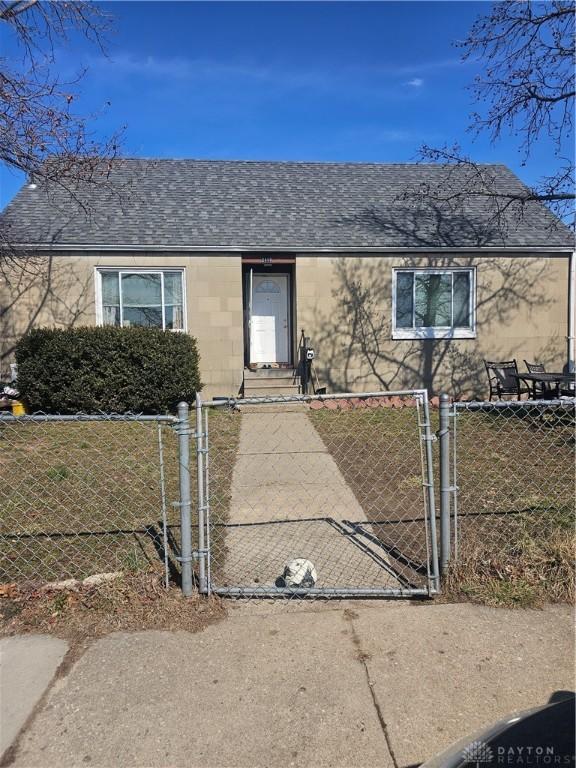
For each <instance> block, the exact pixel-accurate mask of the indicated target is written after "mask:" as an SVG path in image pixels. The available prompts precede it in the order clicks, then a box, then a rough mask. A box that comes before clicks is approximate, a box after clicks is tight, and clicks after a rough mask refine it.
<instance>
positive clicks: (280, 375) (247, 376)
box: [244, 368, 296, 381]
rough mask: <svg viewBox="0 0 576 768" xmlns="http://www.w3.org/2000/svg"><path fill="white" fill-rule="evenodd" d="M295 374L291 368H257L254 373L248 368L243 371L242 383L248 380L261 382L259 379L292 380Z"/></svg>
mask: <svg viewBox="0 0 576 768" xmlns="http://www.w3.org/2000/svg"><path fill="white" fill-rule="evenodd" d="M295 375H296V374H295V372H294V370H293V369H292V368H258V370H256V371H251V370H250V369H249V368H245V369H244V381H248V380H253V379H254V380H258V381H259V380H261V379H286V378H290V379H293V378H294V377H295Z"/></svg>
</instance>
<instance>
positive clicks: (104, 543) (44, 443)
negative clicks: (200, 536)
mask: <svg viewBox="0 0 576 768" xmlns="http://www.w3.org/2000/svg"><path fill="white" fill-rule="evenodd" d="M175 422H176V419H175V418H174V417H171V416H119V415H97V416H82V415H79V416H45V415H42V414H36V415H34V416H24V417H18V418H14V417H12V416H8V415H3V416H0V471H1V476H2V481H1V483H0V509H1V521H0V545H1V546H0V581H4V582H11V581H21V582H44V581H52V580H62V579H68V578H74V579H82V578H85V577H87V576H91V575H93V574H96V573H102V572H110V571H118V570H123V571H138V570H140V569H143V568H149V567H150V566H154V567H158V568H159V569H164V570H167V569H168V570H170V568H171V569H172V570H173V571H175V570H176V564H177V562H176V559H175V558H177V557H178V555H179V539H180V525H179V511H178V508H177V507H176V506H174V504H173V502H175V501H177V500H178V498H179V495H178V471H179V467H178V442H177V435H176V434H175V431H174V429H173V425H174V423H175Z"/></svg>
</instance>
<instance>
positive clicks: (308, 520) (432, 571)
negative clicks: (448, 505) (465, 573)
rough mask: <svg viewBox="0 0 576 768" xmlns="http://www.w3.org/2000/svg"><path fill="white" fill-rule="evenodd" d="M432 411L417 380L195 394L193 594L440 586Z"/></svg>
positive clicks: (351, 592) (430, 589)
mask: <svg viewBox="0 0 576 768" xmlns="http://www.w3.org/2000/svg"><path fill="white" fill-rule="evenodd" d="M429 416H430V414H429V404H428V395H427V392H426V391H425V390H408V391H401V392H366V393H362V394H344V395H323V396H307V395H298V396H290V397H272V398H271V397H266V398H250V399H242V400H235V399H230V400H214V401H209V402H204V403H203V402H202V401H201V400H200V398H199V397H198V399H197V402H196V430H195V433H194V437H195V439H196V448H197V450H196V455H197V466H196V469H197V473H196V478H195V479H196V496H197V505H196V507H197V509H196V514H195V515H194V514H193V530H195V531H196V532H197V542H198V546H197V548H196V549H195V550H194V552H192V553H191V555H192V556H193V558H194V559H195V560H197V561H198V564H197V579H198V585H199V589H200V591H201V592H203V593H216V594H219V595H233V596H242V597H259V596H262V597H264V596H268V597H270V596H289V597H292V596H297V597H311V596H322V597H354V596H355V597H361V596H398V597H404V596H409V595H431V594H434V593H436V592H438V591H439V577H438V557H437V542H436V528H435V523H436V519H435V507H434V475H433V467H432V445H431V443H432V440H433V439H434V437H433V434H432V430H431V426H430V417H429ZM185 559H186V558H184V560H185Z"/></svg>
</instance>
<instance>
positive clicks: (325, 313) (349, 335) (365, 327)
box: [297, 254, 568, 396]
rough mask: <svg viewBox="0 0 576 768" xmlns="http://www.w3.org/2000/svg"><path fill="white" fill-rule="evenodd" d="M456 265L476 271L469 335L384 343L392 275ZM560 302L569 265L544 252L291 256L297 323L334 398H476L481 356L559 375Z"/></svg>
mask: <svg viewBox="0 0 576 768" xmlns="http://www.w3.org/2000/svg"><path fill="white" fill-rule="evenodd" d="M456 266H460V267H473V268H475V270H476V286H477V296H476V305H477V317H476V337H475V338H473V339H450V340H446V339H426V340H394V339H392V270H393V268H395V267H405V268H406V267H414V268H423V267H432V268H433V267H456ZM567 301H568V258H567V257H560V256H556V255H552V254H550V255H548V256H538V257H511V256H507V255H503V254H494V255H486V256H481V257H475V258H470V257H467V256H464V255H463V256H461V257H457V256H445V257H411V256H405V255H397V256H394V255H386V256H373V257H372V256H370V257H365V256H362V257H356V256H333V257H317V256H312V255H308V256H306V255H305V256H300V257H299V258H298V268H297V306H298V324H299V327H300V328H305V330H306V334H307V335H309V336H310V337H311V338H312V339H313V341H314V345H315V348H316V351H317V367H318V369H319V372H320V375H321V378H323V380H324V382H325V383H326V384H327V385H328V387H329V389H331V390H333V391H337V390H351V391H359V390H362V389H372V388H374V387H382V388H386V389H387V388H404V387H420V386H427V387H428V388H429V389H431V390H432V391H435V392H439V391H441V390H446V391H449V392H451V393H453V394H455V395H463V394H466V395H470V394H477V395H480V396H483V395H486V381H485V379H486V376H485V372H484V367H483V359H484V358H486V359H494V360H498V359H502V360H504V359H512V358H516V359H517V360H518V363H519V366H520V367H521V368H522V369H524V364H523V360H524V359H526V360H528V361H533V360H538V361H542V362H544V363H545V364H546V365H547V366H549V369H550V370H552V369H562V367H563V365H564V364H565V362H566V348H567V345H566V327H567Z"/></svg>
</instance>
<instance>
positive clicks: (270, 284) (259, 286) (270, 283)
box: [248, 271, 291, 365]
mask: <svg viewBox="0 0 576 768" xmlns="http://www.w3.org/2000/svg"><path fill="white" fill-rule="evenodd" d="M248 294H249V296H248V299H249V301H248V307H249V333H250V344H249V351H250V360H249V362H250V363H251V364H254V363H256V364H258V365H271V364H280V365H282V364H285V365H287V364H289V363H290V359H291V355H290V336H291V332H290V301H289V296H290V274H289V273H288V272H286V273H281V272H265V273H260V272H252V271H250V273H249V285H248Z"/></svg>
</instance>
